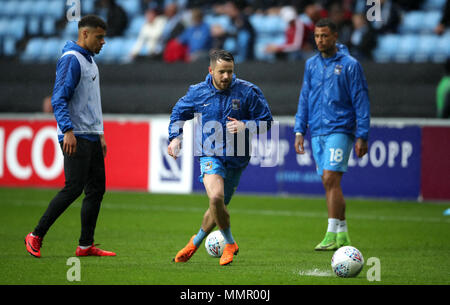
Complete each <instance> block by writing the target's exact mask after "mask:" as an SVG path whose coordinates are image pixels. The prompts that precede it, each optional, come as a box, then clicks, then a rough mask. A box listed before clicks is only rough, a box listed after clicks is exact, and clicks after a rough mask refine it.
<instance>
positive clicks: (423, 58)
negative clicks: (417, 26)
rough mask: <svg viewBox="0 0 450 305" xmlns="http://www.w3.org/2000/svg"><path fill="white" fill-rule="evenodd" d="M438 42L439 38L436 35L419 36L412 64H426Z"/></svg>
mask: <svg viewBox="0 0 450 305" xmlns="http://www.w3.org/2000/svg"><path fill="white" fill-rule="evenodd" d="M438 41H439V37H438V36H437V35H433V34H426V35H420V36H419V42H418V44H417V47H416V49H415V51H414V53H413V57H412V60H413V61H414V62H427V61H429V60H431V58H432V55H433V53H434V50H435V48H436V45H437V43H438Z"/></svg>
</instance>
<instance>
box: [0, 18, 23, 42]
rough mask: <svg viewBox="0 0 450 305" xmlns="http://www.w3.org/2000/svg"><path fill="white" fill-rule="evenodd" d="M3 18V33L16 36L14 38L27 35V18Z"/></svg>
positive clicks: (18, 38) (17, 38)
mask: <svg viewBox="0 0 450 305" xmlns="http://www.w3.org/2000/svg"><path fill="white" fill-rule="evenodd" d="M2 20H3V21H2V25H1V28H2V29H1V30H0V32H1V33H2V35H4V36H8V37H14V39H16V40H20V39H22V38H23V37H25V31H26V19H25V18H24V17H15V18H9V19H4V18H2ZM5 20H6V22H5Z"/></svg>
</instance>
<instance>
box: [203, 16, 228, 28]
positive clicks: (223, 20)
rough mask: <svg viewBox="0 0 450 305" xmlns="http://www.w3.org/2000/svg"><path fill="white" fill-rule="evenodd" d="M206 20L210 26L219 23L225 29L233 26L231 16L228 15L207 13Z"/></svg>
mask: <svg viewBox="0 0 450 305" xmlns="http://www.w3.org/2000/svg"><path fill="white" fill-rule="evenodd" d="M204 21H205V22H206V23H207V24H209V26H213V25H219V26H221V27H222V28H223V29H224V30H228V29H230V28H231V21H230V18H229V17H228V16H226V15H212V14H208V15H205V17H204Z"/></svg>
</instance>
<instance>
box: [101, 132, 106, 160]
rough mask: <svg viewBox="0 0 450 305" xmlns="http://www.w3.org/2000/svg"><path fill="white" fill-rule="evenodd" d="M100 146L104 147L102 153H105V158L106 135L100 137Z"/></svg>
mask: <svg viewBox="0 0 450 305" xmlns="http://www.w3.org/2000/svg"><path fill="white" fill-rule="evenodd" d="M100 144H101V145H102V151H103V158H105V157H106V141H105V135H102V134H101V135H100Z"/></svg>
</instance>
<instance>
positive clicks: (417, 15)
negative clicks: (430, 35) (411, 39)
mask: <svg viewBox="0 0 450 305" xmlns="http://www.w3.org/2000/svg"><path fill="white" fill-rule="evenodd" d="M424 19H425V13H424V12H422V11H412V12H408V13H405V14H404V15H403V21H402V23H401V24H400V26H399V31H400V32H401V33H417V32H420V31H421V30H422V25H423V22H424Z"/></svg>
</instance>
